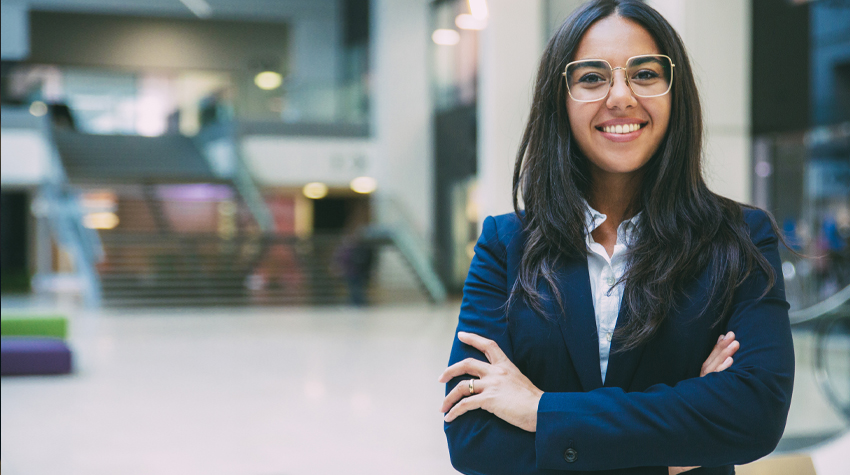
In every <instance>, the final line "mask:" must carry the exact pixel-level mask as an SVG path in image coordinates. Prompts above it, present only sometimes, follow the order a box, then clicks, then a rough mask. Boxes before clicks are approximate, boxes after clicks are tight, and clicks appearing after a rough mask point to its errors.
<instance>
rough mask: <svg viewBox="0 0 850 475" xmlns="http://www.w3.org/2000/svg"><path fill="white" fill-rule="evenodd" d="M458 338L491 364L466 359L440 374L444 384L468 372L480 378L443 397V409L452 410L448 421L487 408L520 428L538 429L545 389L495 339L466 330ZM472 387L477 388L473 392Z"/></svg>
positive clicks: (446, 418) (441, 409) (532, 430)
mask: <svg viewBox="0 0 850 475" xmlns="http://www.w3.org/2000/svg"><path fill="white" fill-rule="evenodd" d="M457 337H458V339H459V340H460V341H462V342H463V343H466V344H467V345H471V346H473V347H475V348H476V349H478V350H480V351H481V352H482V353H484V356H486V357H487V360H488V361H489V362H490V363H489V364H488V363H485V362H483V361H479V360H477V359H474V358H467V359H465V360H463V361H461V362H458V363H455V364H453V365H451V366H449V367H448V368H447V369H446V370H445V371H443V374H442V375H440V379H439V381H440V382H441V383H445V382H448V381H449V380H451V379H452V378H455V377H457V376H462V375H465V374H467V375H472V376H475V377H477V378H478V379H474V380H473V381H472V384H470V381H469V380H466V381H461V382H460V383H459V384H458V385H457V386H455V388H454V389H452V390H451V392H449V394H448V395H447V396H446V398H445V399H444V400H443V405H442V407H441V408H440V412H446V411H449V412H448V414H446V416H445V420H446V422H451V421H453V420H455V419H456V418H457V417H458V416H460V415H461V414H463V413H465V412H467V411H471V410H473V409H484V410H485V411H488V412H491V413H493V414H494V415H496V416H497V417H498V418H500V419H502V420H504V421H506V422H508V423H510V424H513V425H515V426H517V427H519V428H520V429H524V430H527V431H529V432H535V431H536V430H537V405H538V403H539V402H540V397H541V396H543V391H541V390H539V389H537V387H535V386H534V384H532V383H531V381H529V379H528V378H526V377H525V375H523V374H522V373H521V372H520V371H519V369H518V368H517V367H516V366H515V365H514V364H513V363H512V362H511V360H509V359H508V357H507V356H505V353H504V352H502V349H501V348H499V345H498V344H496V342H494V341H493V340H488V339H487V338H484V337H481V336H478V335H476V334H474V333H465V332H458V334H457ZM470 389H474V394H473V393H471V392H470ZM449 409H451V410H449Z"/></svg>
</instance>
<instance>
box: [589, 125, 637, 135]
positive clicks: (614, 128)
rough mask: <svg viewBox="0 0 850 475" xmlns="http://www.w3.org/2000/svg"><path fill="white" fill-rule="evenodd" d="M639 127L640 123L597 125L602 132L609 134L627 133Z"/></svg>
mask: <svg viewBox="0 0 850 475" xmlns="http://www.w3.org/2000/svg"><path fill="white" fill-rule="evenodd" d="M639 128H640V124H625V125H608V126H605V127H599V129H601V130H602V131H603V132H606V133H609V134H628V133H630V132H634V131H636V130H638V129H639Z"/></svg>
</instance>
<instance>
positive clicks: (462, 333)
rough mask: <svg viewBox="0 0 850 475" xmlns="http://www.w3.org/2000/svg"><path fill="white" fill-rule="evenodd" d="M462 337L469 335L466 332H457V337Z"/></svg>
mask: <svg viewBox="0 0 850 475" xmlns="http://www.w3.org/2000/svg"><path fill="white" fill-rule="evenodd" d="M461 335H463V336H466V335H467V333H466V332H457V336H461Z"/></svg>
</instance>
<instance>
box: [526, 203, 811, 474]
mask: <svg viewBox="0 0 850 475" xmlns="http://www.w3.org/2000/svg"><path fill="white" fill-rule="evenodd" d="M747 214H748V215H749V216H748V218H747V222H748V224H749V226H750V235H751V237H752V239H753V242H754V243H755V244H756V245H757V246H758V248H759V250H760V251H761V252H762V253H763V255H764V256H765V257H766V258H767V260H768V262H770V265H771V266H772V267H773V271H774V273H775V276H776V285H774V286H773V287H772V288H771V289H770V291H769V292H768V293H767V294H766V295H764V296H763V297H762V295H763V294H764V291H765V289H766V287H767V276H766V274H765V273H764V272H763V271H760V270H759V271H758V272H755V273H754V274H752V275H751V276H750V277H749V278H748V279H747V280H746V281H745V282H744V283H743V284H742V285H741V286H740V287H739V288H738V289H737V291H736V294H735V298H734V302H733V308H732V312H731V315H730V317H729V321H728V324H727V331H728V330H732V331H734V332H735V335H736V338H737V340H738V341H740V342H741V348H740V349H739V350H738V352H737V354H736V355H735V362H734V364H733V365H732V367H731V368H729V369H727V370H726V371H723V372H720V373H712V374H709V375H707V376H705V377H703V378H694V379H687V380H684V381H681V382H679V383H678V384H676V385H675V386H673V387H671V386H667V385H662V384H659V385H655V386H652V387H650V388H648V389H647V390H645V391H642V392H631V393H626V392H624V391H623V390H622V389H620V388H600V389H597V390H594V391H590V392H587V393H545V394H544V395H543V397H542V399H541V401H540V404H539V406H538V416H537V435H536V441H535V442H536V457H537V467H539V468H547V469H560V470H569V471H579V470H606V469H618V468H626V467H635V466H659V465H661V466H694V465H699V466H705V467H713V466H720V465H729V464H743V463H748V462H751V461H753V460H755V459H758V458H760V457H762V456H764V455H767V454H768V453H770V452H771V451H772V450H773V449H774V448H775V447H776V445H777V443H778V442H779V439H780V437H781V436H782V432H783V431H784V429H785V421H786V418H787V416H788V409H789V406H790V403H791V391H792V388H793V384H794V350H793V342H792V339H791V329H790V323H789V320H788V308H789V305H788V303H787V302H786V300H785V290H784V284H783V281H782V270H781V266H780V258H779V252H778V247H777V237H776V235H775V234H774V232H773V229H772V227H771V225H770V220H769V219H768V217H767V216H766V215H765V214H764V212H761V211H754V212H749V213H747ZM570 445H571V446H572V447H573V449H574V450H575V451H576V454H577V457H576V458H575V461H574V462H572V463H570V462H567V461H566V460H565V459H564V457H563V453H564V450H565V449H566V448H567V447H568V446H570ZM612 448H616V449H615V450H612Z"/></svg>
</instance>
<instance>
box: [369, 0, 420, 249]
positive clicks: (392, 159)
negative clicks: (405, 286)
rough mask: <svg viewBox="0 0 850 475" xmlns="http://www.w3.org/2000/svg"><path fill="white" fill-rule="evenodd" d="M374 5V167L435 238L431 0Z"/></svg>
mask: <svg viewBox="0 0 850 475" xmlns="http://www.w3.org/2000/svg"><path fill="white" fill-rule="evenodd" d="M371 8H372V34H373V35H374V36H373V38H372V41H371V43H372V46H371V47H372V61H373V66H372V83H371V85H370V86H371V87H370V91H371V98H372V107H373V112H372V118H373V123H372V124H373V128H372V132H373V137H374V154H373V156H374V157H375V158H374V159H375V163H374V164H373V166H372V167H370V169H372V170H374V172H375V178H376V179H377V181H378V196H379V198H386V199H391V200H394V201H396V202H397V203H399V205H400V206H399V207H400V208H402V209H403V213H404V214H406V215H407V216H408V218H409V220H410V221H412V225H413V226H414V228H415V231H416V232H417V234H419V235H420V236H421V237H422V238H424V239H425V241H426V242H431V241H432V239H431V233H432V229H433V214H434V211H433V194H434V192H433V168H434V164H433V153H432V147H433V139H432V124H431V107H430V89H429V85H428V77H429V73H428V58H429V51H428V48H429V43H430V41H431V31H430V29H429V18H430V12H429V2H428V0H374V1H373V3H372V6H371ZM395 211H398V210H392V212H393V213H394V212H395ZM380 212H381V210H380V209H379V213H380ZM382 218H385V217H382V216H380V215H379V216H378V219H379V220H380V219H382Z"/></svg>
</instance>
